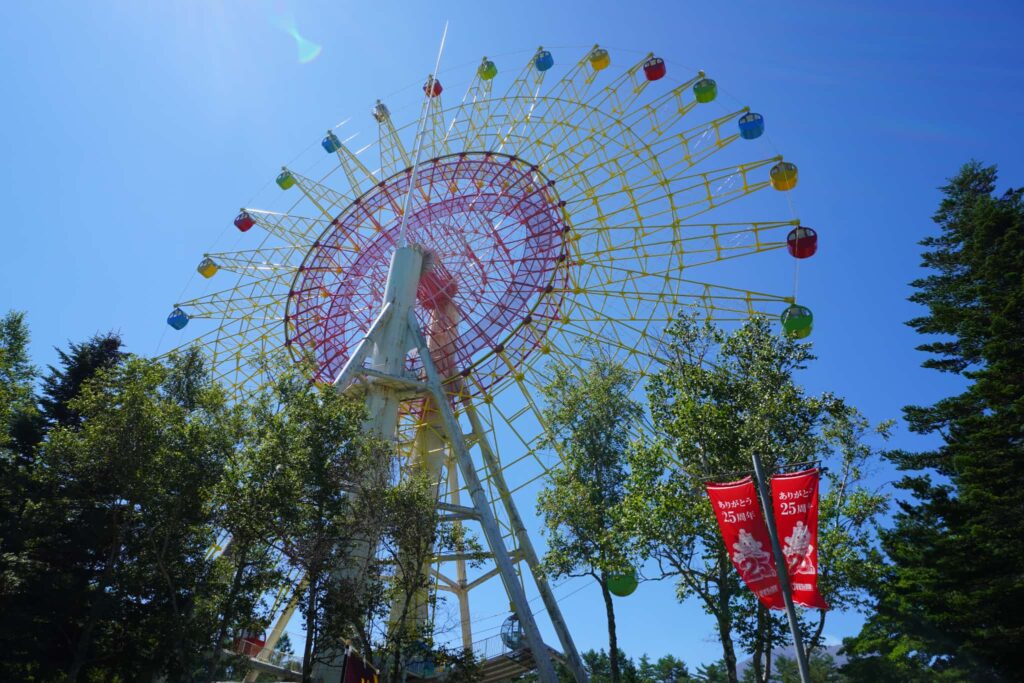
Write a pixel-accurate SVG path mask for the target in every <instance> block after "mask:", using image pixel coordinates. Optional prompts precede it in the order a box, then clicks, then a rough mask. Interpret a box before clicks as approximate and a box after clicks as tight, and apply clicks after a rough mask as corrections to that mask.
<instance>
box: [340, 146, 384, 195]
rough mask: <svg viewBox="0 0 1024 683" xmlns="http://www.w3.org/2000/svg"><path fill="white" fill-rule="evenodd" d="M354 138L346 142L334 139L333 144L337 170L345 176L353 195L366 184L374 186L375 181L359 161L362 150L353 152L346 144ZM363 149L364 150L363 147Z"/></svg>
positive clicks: (371, 173)
mask: <svg viewBox="0 0 1024 683" xmlns="http://www.w3.org/2000/svg"><path fill="white" fill-rule="evenodd" d="M328 134H332V133H331V131H328ZM354 137H355V135H352V137H350V138H348V139H346V140H338V139H337V138H335V139H334V142H335V147H336V149H335V150H334V154H335V156H336V157H337V158H338V168H340V169H341V172H342V173H343V174H345V179H346V180H347V181H348V186H349V188H350V190H351V192H352V193H353V194H357V193H358V190H359V188H361V187H366V185H368V184H369V185H372V184H375V183H376V182H377V179H376V178H375V177H374V175H373V172H372V171H371V170H370V169H369V168H367V167H366V164H364V163H363V162H362V161H361V160H360V159H359V151H362V150H359V151H356V152H353V151H352V150H351V149H350V148H349V147H348V145H347V143H348V142H350V141H351V140H352V139H353V138H354ZM363 149H366V148H365V147H364V148H363Z"/></svg>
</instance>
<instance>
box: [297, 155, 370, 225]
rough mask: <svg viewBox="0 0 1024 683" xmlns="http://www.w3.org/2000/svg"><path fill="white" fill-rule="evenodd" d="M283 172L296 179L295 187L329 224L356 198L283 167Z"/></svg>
mask: <svg viewBox="0 0 1024 683" xmlns="http://www.w3.org/2000/svg"><path fill="white" fill-rule="evenodd" d="M282 171H283V172H285V173H288V174H290V175H291V176H292V177H293V178H294V179H295V186H296V187H298V188H299V190H300V191H301V192H302V194H303V195H305V197H306V199H307V200H309V202H310V203H311V204H312V205H313V206H315V207H316V209H317V210H318V211H319V212H320V214H321V215H322V216H323V220H325V221H326V222H327V223H328V224H330V223H331V222H332V221H333V220H334V217H335V216H336V215H337V214H338V213H340V212H341V210H342V209H344V208H345V207H346V206H348V205H349V204H351V203H352V200H353V199H355V197H350V196H348V195H344V194H342V193H340V192H337V191H336V190H332V189H331V188H329V187H327V186H326V185H323V184H321V183H319V182H317V181H315V180H313V179H312V178H307V177H306V176H303V175H300V174H298V173H296V172H294V171H291V170H289V169H287V168H285V167H282Z"/></svg>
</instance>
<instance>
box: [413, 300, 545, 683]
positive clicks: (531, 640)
mask: <svg viewBox="0 0 1024 683" xmlns="http://www.w3.org/2000/svg"><path fill="white" fill-rule="evenodd" d="M411 313H412V312H411V311H410V315H409V318H408V325H409V330H410V332H411V333H412V335H413V336H414V337H415V338H416V341H417V346H418V348H419V351H420V356H421V359H422V361H423V368H424V369H425V370H426V373H427V384H428V386H429V387H430V390H431V393H432V394H433V396H434V400H435V401H436V402H437V407H438V409H439V410H440V412H441V416H442V418H443V419H444V422H445V427H446V429H447V431H448V438H449V439H450V440H451V445H452V450H453V452H454V453H453V454H454V456H455V458H456V460H457V462H458V464H459V469H460V470H461V471H462V477H463V479H465V481H466V487H467V488H468V489H469V495H470V498H472V500H473V506H474V507H475V508H476V509H477V511H478V512H479V513H480V526H481V527H482V529H483V532H484V537H485V539H486V540H487V545H488V546H489V547H490V549H491V552H492V553H493V555H494V562H495V564H497V565H498V570H499V571H500V573H501V580H502V583H504V585H505V592H506V593H507V594H508V596H509V598H510V599H511V601H512V606H513V608H514V609H515V612H516V614H517V615H518V617H519V623H520V624H522V625H523V630H524V632H525V634H526V642H527V644H528V645H529V646H530V651H531V652H532V653H533V658H534V662H535V663H536V665H537V675H538V678H539V679H540V681H541V683H557V681H558V677H557V676H556V675H555V667H554V665H553V664H552V661H551V654H550V653H549V652H548V649H547V647H546V646H545V645H544V640H543V638H541V634H540V629H539V628H537V621H536V619H534V618H533V613H532V612H531V611H530V604H529V602H528V601H527V599H526V591H525V590H523V587H522V586H521V585H520V584H519V580H518V577H517V575H516V572H515V567H514V566H513V565H512V559H511V558H510V557H509V555H508V549H507V548H506V547H505V541H504V539H503V538H502V537H501V529H500V528H499V527H498V521H497V519H495V517H494V514H493V513H492V512H491V508H490V505H489V504H488V500H487V494H486V493H484V488H483V485H482V484H481V483H480V477H479V476H478V475H477V473H476V467H474V465H473V460H472V458H470V455H469V448H468V447H467V445H466V439H465V436H464V435H463V433H462V428H461V427H460V426H459V423H458V420H456V418H455V412H454V411H453V410H452V406H451V404H450V403H449V402H448V397H447V396H446V395H445V392H444V388H443V387H442V386H441V378H440V376H439V375H438V373H437V369H436V368H435V367H434V362H433V360H431V358H430V353H429V351H428V350H427V342H426V340H425V339H424V338H423V334H422V332H421V331H420V329H419V326H418V325H417V322H416V319H415V317H414V316H413V315H412V314H411Z"/></svg>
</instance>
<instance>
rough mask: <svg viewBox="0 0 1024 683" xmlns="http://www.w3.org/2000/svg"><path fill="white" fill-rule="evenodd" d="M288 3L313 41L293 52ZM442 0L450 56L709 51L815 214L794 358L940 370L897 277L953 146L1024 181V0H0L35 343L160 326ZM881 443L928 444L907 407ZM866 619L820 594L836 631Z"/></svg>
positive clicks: (811, 374)
mask: <svg viewBox="0 0 1024 683" xmlns="http://www.w3.org/2000/svg"><path fill="white" fill-rule="evenodd" d="M282 12H290V13H291V14H293V15H294V18H295V22H296V25H297V27H298V30H299V31H300V32H301V33H302V35H304V36H305V37H307V38H308V39H310V40H312V41H314V42H316V43H319V44H321V45H322V46H323V52H322V54H321V55H320V56H319V57H318V58H317V59H315V60H313V61H312V62H309V63H305V64H303V63H300V62H299V60H298V59H297V55H296V46H295V43H294V41H293V40H292V38H291V37H289V36H288V35H287V34H286V33H285V32H284V31H283V30H282V29H281V28H280V26H279V25H278V24H277V23H275V20H274V18H275V16H279V15H280V14H281V13H282ZM446 19H447V20H449V21H450V22H451V25H450V29H449V34H448V44H447V48H446V53H445V69H448V70H450V71H459V72H460V73H461V72H463V71H464V72H466V73H468V72H469V71H470V70H471V69H473V68H474V67H475V65H476V64H477V63H478V61H479V59H480V56H481V55H483V54H487V55H489V56H491V57H492V58H494V59H495V60H496V61H499V63H500V62H501V59H502V56H508V59H509V60H510V61H513V62H514V63H515V64H516V65H518V64H521V63H522V62H524V61H525V59H526V55H528V53H529V52H530V51H532V50H533V49H534V48H535V47H536V46H537V45H545V46H550V47H552V49H556V48H557V46H573V47H571V48H570V47H566V48H564V49H565V50H566V52H568V53H571V54H572V55H573V56H574V57H575V56H576V55H578V54H579V53H580V52H581V49H582V47H583V46H589V45H592V44H593V43H595V42H599V43H601V44H602V45H605V46H608V47H609V48H610V49H612V51H613V54H614V50H615V48H622V49H629V50H634V51H642V52H643V51H647V50H653V51H654V52H655V53H658V54H661V55H664V56H665V57H667V58H669V59H670V60H674V61H676V62H679V63H682V64H686V65H691V66H694V67H699V68H703V69H705V70H706V71H707V72H708V73H709V74H710V75H712V76H713V77H714V78H716V79H717V80H718V82H719V84H720V85H721V86H722V87H723V88H724V89H725V90H727V91H728V92H729V93H731V94H733V95H735V96H738V97H741V98H742V99H743V100H744V101H745V102H749V103H751V104H753V105H755V108H756V109H758V110H760V111H763V112H765V113H766V114H769V116H770V119H769V120H770V126H771V128H770V132H771V136H772V140H773V142H774V144H775V145H776V146H777V147H778V148H780V149H781V150H783V151H784V152H785V153H786V156H787V158H791V159H793V160H795V161H797V162H798V163H799V165H800V170H801V181H800V182H801V184H800V188H799V192H798V193H797V194H796V195H795V199H796V202H797V207H798V213H799V215H800V216H801V217H802V218H803V219H804V220H805V222H806V223H808V224H810V225H813V226H815V227H816V228H817V229H818V230H819V232H820V234H821V236H822V246H821V250H820V252H819V255H818V256H816V257H815V259H814V260H813V261H812V262H811V263H809V264H808V266H807V267H806V268H803V269H802V270H801V287H800V291H801V301H802V302H803V303H806V304H808V305H809V306H811V307H812V308H813V309H814V311H815V316H816V326H815V333H814V337H813V340H814V341H815V343H816V352H817V353H818V355H819V357H820V360H819V361H818V362H817V364H816V365H815V366H814V367H813V368H812V369H810V370H809V371H808V372H807V373H806V375H805V377H804V381H805V382H806V383H807V385H808V386H809V388H810V389H811V390H814V391H823V390H826V389H827V390H833V391H836V392H837V393H839V394H842V395H845V396H846V397H848V398H849V399H850V401H851V402H852V403H853V404H855V405H857V406H859V407H860V408H861V409H862V410H863V411H864V412H865V413H867V414H868V416H869V417H871V418H872V419H875V420H881V419H885V418H890V417H898V416H899V414H900V407H901V406H902V405H904V404H907V403H923V402H930V401H932V400H934V399H936V398H938V397H939V396H942V395H944V393H946V392H948V391H950V390H951V389H952V388H953V387H954V384H952V383H951V382H950V381H949V380H945V379H943V378H941V377H938V376H936V373H934V372H929V371H925V370H922V369H920V368H919V367H918V365H919V363H920V361H921V355H920V354H918V353H917V352H915V351H914V350H913V347H914V346H915V345H916V344H917V343H919V341H920V340H919V339H917V338H915V336H914V334H913V333H912V332H911V331H910V330H909V329H908V328H906V327H905V326H904V325H903V321H905V320H906V319H908V318H910V317H912V316H914V315H916V314H918V313H919V311H917V310H916V309H915V307H913V306H912V305H911V304H909V303H907V301H906V296H907V295H908V294H909V292H910V290H909V288H908V286H907V283H908V282H909V281H910V280H911V279H913V278H914V277H917V276H918V275H919V274H920V272H921V271H920V269H919V268H918V261H919V259H918V253H919V250H918V247H917V246H916V243H917V241H918V240H919V239H921V238H922V237H923V236H924V235H926V234H928V233H929V232H930V231H932V230H933V226H932V224H931V222H930V220H929V218H930V216H931V214H932V212H933V211H934V209H935V206H936V203H937V201H938V193H937V191H936V189H935V188H936V187H937V186H938V185H940V184H942V182H943V179H944V178H945V177H947V176H949V175H951V174H952V173H954V172H955V171H956V169H957V168H958V167H959V165H960V164H961V163H963V162H964V161H966V160H968V159H970V158H972V157H974V158H978V159H980V160H983V161H985V162H988V163H997V164H999V166H1000V170H1001V173H1002V177H1003V180H1004V182H1005V183H1008V184H1010V183H1012V184H1016V185H1020V184H1022V183H1024V154H1022V152H1024V143H1022V140H1024V136H1022V135H1021V133H1020V130H1019V128H1020V125H1021V122H1022V121H1024V62H1022V59H1021V56H1020V49H1019V40H1020V37H1019V28H1020V26H1021V25H1022V22H1024V6H1022V5H1021V4H1020V3H1019V2H988V3H963V2H941V1H940V2H936V1H932V2H891V1H875V2H861V3H856V4H848V3H844V4H838V3H823V2H746V1H735V2H729V3H722V2H711V1H707V2H690V1H687V2H674V1H672V0H663V1H662V2H660V3H658V2H645V3H637V2H608V1H599V0H592V1H588V2H550V1H549V2H525V1H520V2H506V3H500V2H491V3H482V2H471V3H470V2H466V3H454V2H451V3H450V2H429V3H428V2H415V3H413V2H409V3H396V2H388V1H386V0H378V1H375V2H347V1H343V0H334V1H332V2H303V3H294V4H285V3H280V2H277V3H274V2H255V1H251V2H242V1H237V2H164V3H156V2H127V1H125V2H102V3H101V2H92V3H83V2H21V3H16V2H6V3H3V4H2V7H0V65H2V69H0V95H2V99H3V103H4V106H3V108H2V109H0V139H2V145H0V153H2V154H3V163H2V166H0V174H2V176H0V199H2V201H0V211H2V214H0V215H2V217H3V218H2V220H3V223H2V228H0V234H2V236H3V240H2V243H0V245H2V246H0V255H2V256H0V258H2V265H3V268H2V270H0V283H2V284H0V310H6V309H10V308H15V309H23V310H27V311H28V313H29V322H30V324H31V326H32V331H33V336H34V347H33V350H34V353H35V356H36V358H37V359H38V360H39V361H40V362H41V363H46V362H51V361H52V360H53V356H54V354H53V352H52V351H51V347H53V346H54V345H63V344H64V343H65V342H66V341H67V340H68V339H71V340H80V339H83V338H85V337H87V336H89V335H91V334H94V333H96V332H101V331H106V330H110V329H115V330H119V331H120V332H121V333H122V334H123V336H124V338H125V341H126V343H127V345H128V347H129V348H130V349H131V350H132V351H135V352H138V353H143V354H151V353H153V352H155V351H157V350H158V349H160V350H166V348H168V346H169V345H170V342H168V340H167V339H166V338H165V337H164V335H165V332H167V331H168V328H167V326H166V325H165V324H164V322H163V321H164V317H165V316H166V315H167V312H168V308H169V304H170V303H171V302H173V301H176V300H178V298H179V296H180V294H181V292H182V288H183V286H184V285H185V283H186V282H187V280H188V278H189V277H190V274H191V273H192V270H193V268H194V267H195V264H196V262H197V261H198V259H199V257H200V255H201V254H202V252H203V251H207V250H212V249H211V248H212V247H213V246H214V244H215V242H216V240H217V239H218V237H223V235H224V231H225V230H226V229H232V230H233V228H230V220H231V218H232V217H233V215H234V213H235V212H236V210H237V207H238V206H240V205H242V204H247V203H248V201H249V200H250V199H251V198H252V197H253V195H254V194H256V193H257V192H258V191H259V189H260V188H262V187H265V185H266V184H267V183H268V182H269V181H271V180H272V178H273V176H274V175H276V173H277V169H278V168H279V167H280V166H281V164H282V163H287V162H288V161H290V160H291V159H293V158H294V157H295V156H296V155H297V154H299V153H300V152H301V151H302V150H304V149H306V148H307V147H309V145H310V144H316V143H317V142H318V141H319V138H320V136H322V134H323V131H324V130H325V129H326V128H328V127H330V126H333V125H334V124H336V123H338V122H339V121H341V120H343V119H344V118H347V117H349V116H353V117H366V114H367V109H368V106H369V105H370V104H372V102H373V101H374V99H375V98H377V97H380V96H386V95H388V94H391V93H394V92H395V91H398V90H401V89H403V88H406V87H410V86H411V87H418V85H419V84H420V83H421V82H422V80H423V78H424V76H425V75H426V74H427V73H428V72H429V70H430V69H431V66H432V63H433V58H434V54H435V51H436V46H437V41H438V36H439V33H440V30H441V27H442V26H443V24H444V21H445V20H446ZM360 129H361V130H364V131H368V130H370V127H369V126H368V125H366V124H365V122H364V123H361V124H360ZM222 246H223V245H222ZM780 290H784V288H780ZM895 443H896V444H897V445H899V446H903V447H908V448H919V447H922V446H924V445H926V442H925V441H923V440H921V439H918V438H916V437H914V436H913V435H910V434H908V433H907V432H906V430H905V428H902V426H901V428H900V430H899V432H898V433H897V437H896V439H895ZM886 478H887V475H886V474H885V473H884V472H883V473H881V474H880V475H879V480H880V481H884V480H885V479H886ZM521 505H522V507H524V508H526V509H527V510H531V509H532V503H531V502H529V501H522V502H521ZM572 590H575V588H572V586H566V587H565V588H563V589H562V592H563V593H569V592H571V591H572ZM495 604H496V603H495ZM495 604H492V605H490V607H495ZM618 604H619V609H620V614H619V621H620V639H621V640H620V642H621V643H622V646H623V648H624V649H625V650H626V651H627V652H628V653H630V654H631V655H639V654H640V653H642V652H644V651H646V652H649V653H650V654H652V655H654V656H657V655H660V654H663V653H667V652H671V653H673V654H676V655H679V656H682V657H684V658H685V659H686V660H687V661H688V662H691V663H696V662H699V661H704V660H709V659H714V658H717V657H718V656H719V649H718V647H717V645H716V643H715V642H714V638H713V632H712V626H713V624H712V622H711V620H710V619H709V618H707V617H705V616H703V615H702V614H701V613H700V611H699V610H698V609H697V608H696V607H694V606H692V605H686V606H682V607H681V606H678V605H676V604H674V603H673V600H672V596H671V589H670V587H668V586H651V585H644V586H642V587H641V589H640V590H638V592H637V593H636V594H635V595H634V596H633V597H631V598H630V599H628V600H623V601H620V602H619V603H618ZM564 608H565V610H566V611H567V613H568V618H569V621H570V625H571V626H572V627H573V629H574V631H575V632H576V637H577V640H578V643H579V645H580V647H581V649H586V648H590V647H600V646H602V645H603V644H604V642H605V640H604V639H605V633H604V631H603V623H602V618H603V617H602V609H601V606H600V604H599V598H598V593H597V592H596V591H595V590H592V589H584V590H581V591H580V592H578V593H575V594H573V595H571V596H570V597H568V598H566V600H565V603H564ZM500 609H501V606H500V605H497V607H496V608H495V609H488V607H487V606H484V607H482V609H481V613H483V614H490V613H493V612H497V611H499V610H500ZM495 623H497V622H495V621H493V620H492V621H491V622H489V623H487V624H486V625H487V626H491V625H494V624H495ZM857 623H858V619H857V617H855V616H853V615H836V616H835V618H834V619H832V620H831V621H830V624H829V626H828V627H827V628H826V632H827V633H829V634H832V635H834V636H842V635H846V634H849V633H850V631H851V630H852V629H854V628H855V627H856V624H857Z"/></svg>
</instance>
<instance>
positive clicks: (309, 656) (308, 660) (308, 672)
mask: <svg viewBox="0 0 1024 683" xmlns="http://www.w3.org/2000/svg"><path fill="white" fill-rule="evenodd" d="M317 583H318V582H317V577H316V576H314V575H312V574H310V576H309V599H308V600H307V601H306V646H305V647H304V648H303V652H302V683H310V682H311V681H312V680H313V639H314V638H316V591H317Z"/></svg>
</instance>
